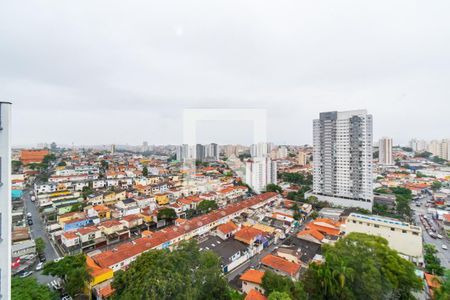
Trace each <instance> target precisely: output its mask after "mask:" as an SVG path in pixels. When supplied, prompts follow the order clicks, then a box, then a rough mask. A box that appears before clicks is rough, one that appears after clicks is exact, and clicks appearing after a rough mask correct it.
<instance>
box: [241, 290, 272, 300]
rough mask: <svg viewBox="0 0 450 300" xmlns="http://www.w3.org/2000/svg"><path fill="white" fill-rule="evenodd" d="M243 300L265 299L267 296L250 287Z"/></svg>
mask: <svg viewBox="0 0 450 300" xmlns="http://www.w3.org/2000/svg"><path fill="white" fill-rule="evenodd" d="M244 300H267V297H266V296H264V295H263V294H261V293H260V292H258V291H257V290H255V289H251V290H250V292H248V294H247V296H245V299H244Z"/></svg>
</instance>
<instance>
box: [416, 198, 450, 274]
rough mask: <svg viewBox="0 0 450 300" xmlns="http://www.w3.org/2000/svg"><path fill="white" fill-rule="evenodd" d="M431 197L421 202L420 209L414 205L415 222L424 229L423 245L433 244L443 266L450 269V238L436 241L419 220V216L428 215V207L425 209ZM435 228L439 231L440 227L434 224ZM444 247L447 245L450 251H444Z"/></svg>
mask: <svg viewBox="0 0 450 300" xmlns="http://www.w3.org/2000/svg"><path fill="white" fill-rule="evenodd" d="M430 198H431V196H426V197H425V198H424V199H422V200H420V201H421V205H420V207H417V206H415V205H412V206H411V207H412V209H413V210H414V212H415V213H414V220H415V222H416V224H417V225H419V226H420V227H421V228H422V231H423V243H424V244H433V245H435V247H436V250H437V251H438V252H437V253H436V256H437V257H438V258H439V259H440V260H441V265H442V266H443V267H445V268H447V269H449V268H450V242H449V240H448V238H447V237H446V235H445V234H442V235H443V236H444V238H443V239H434V238H432V237H431V236H430V235H429V234H428V232H427V231H426V230H425V228H424V227H423V225H422V222H420V219H419V214H423V215H427V207H425V204H426V203H427V199H430ZM427 216H428V217H430V218H431V215H427ZM432 224H434V227H435V228H436V229H438V228H439V227H438V226H437V224H436V223H434V220H433V223H432ZM442 245H447V247H448V248H449V250H444V249H442Z"/></svg>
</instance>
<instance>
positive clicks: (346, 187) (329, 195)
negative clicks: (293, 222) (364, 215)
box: [307, 110, 373, 210]
mask: <svg viewBox="0 0 450 300" xmlns="http://www.w3.org/2000/svg"><path fill="white" fill-rule="evenodd" d="M313 147H314V149H313V166H314V172H313V191H312V193H311V192H310V193H307V197H308V196H311V195H313V196H316V197H317V198H318V199H319V200H320V201H327V202H329V203H331V204H333V205H336V206H344V207H361V208H364V209H368V210H372V202H373V182H372V168H373V167H372V157H373V155H372V150H373V137H372V116H371V115H369V114H367V111H366V110H354V111H344V112H337V111H332V112H324V113H320V118H319V119H316V120H314V122H313Z"/></svg>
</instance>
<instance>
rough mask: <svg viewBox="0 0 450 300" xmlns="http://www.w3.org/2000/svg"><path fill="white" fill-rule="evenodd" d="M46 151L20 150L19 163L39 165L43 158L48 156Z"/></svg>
mask: <svg viewBox="0 0 450 300" xmlns="http://www.w3.org/2000/svg"><path fill="white" fill-rule="evenodd" d="M48 153H49V152H48V149H39V150H34V149H30V150H21V151H20V161H21V162H22V163H23V164H24V165H28V164H32V163H41V162H42V161H43V160H44V157H45V156H47V155H48Z"/></svg>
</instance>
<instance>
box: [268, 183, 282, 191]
mask: <svg viewBox="0 0 450 300" xmlns="http://www.w3.org/2000/svg"><path fill="white" fill-rule="evenodd" d="M266 192H277V193H282V192H283V189H282V188H281V186H279V185H276V184H275V183H269V184H268V185H267V186H266Z"/></svg>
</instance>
